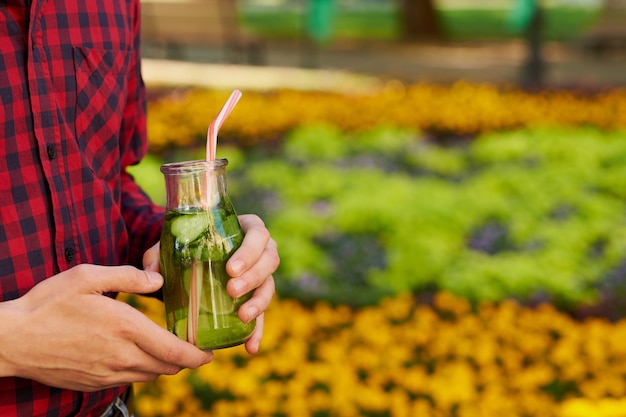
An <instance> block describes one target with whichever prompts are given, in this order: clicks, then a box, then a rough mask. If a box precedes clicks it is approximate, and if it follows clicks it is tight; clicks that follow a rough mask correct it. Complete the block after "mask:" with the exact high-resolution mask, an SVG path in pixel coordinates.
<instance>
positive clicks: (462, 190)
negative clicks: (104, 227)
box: [141, 124, 626, 316]
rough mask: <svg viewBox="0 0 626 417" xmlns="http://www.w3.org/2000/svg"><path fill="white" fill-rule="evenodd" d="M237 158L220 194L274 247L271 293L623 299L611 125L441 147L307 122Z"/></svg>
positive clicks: (623, 214)
mask: <svg viewBox="0 0 626 417" xmlns="http://www.w3.org/2000/svg"><path fill="white" fill-rule="evenodd" d="M238 157H239V162H238V165H239V167H234V168H235V169H233V170H232V171H229V188H230V192H231V196H232V197H233V200H234V201H235V204H236V206H237V208H238V211H239V212H240V213H243V212H253V213H257V214H259V215H261V217H262V218H263V219H264V220H265V222H266V224H267V226H268V228H269V229H270V231H271V232H272V235H273V237H274V238H275V239H276V240H277V241H278V242H279V246H280V253H281V265H280V268H279V270H278V272H277V277H278V279H277V285H278V289H279V292H280V293H281V294H284V295H289V296H292V297H296V298H298V299H301V300H309V301H311V300H318V299H325V300H328V301H331V302H335V303H346V304H351V305H367V304H373V303H376V302H377V301H378V300H379V299H380V298H381V297H383V296H385V295H392V294H398V293H402V292H406V291H411V292H424V291H432V290H446V291H450V292H452V293H455V294H458V295H462V296H464V297H467V298H468V299H470V300H473V301H479V300H494V301H495V300H502V299H505V298H508V297H516V298H518V299H520V300H524V301H525V302H537V301H542V300H549V301H552V302H554V303H555V304H556V305H557V306H559V307H560V308H564V309H572V308H575V307H577V306H580V305H582V304H598V303H599V301H600V300H604V301H606V296H607V295H612V297H614V298H617V299H618V300H619V298H620V297H622V296H626V255H624V254H625V253H626V234H625V233H624V231H623V228H621V227H620V226H621V225H623V224H624V223H626V210H625V208H626V207H625V203H624V202H625V200H626V182H625V181H626V168H625V167H626V163H625V162H626V134H624V133H620V132H612V133H608V132H601V131H599V130H597V129H593V128H576V129H574V128H551V127H534V128H528V129H519V130H514V131H508V132H492V133H485V134H483V135H481V136H479V137H477V138H474V139H473V140H471V141H470V140H467V141H464V142H462V143H461V144H456V145H451V146H450V145H449V146H441V145H440V144H437V143H434V142H432V141H431V140H428V139H426V138H424V136H423V134H421V133H420V132H417V131H414V130H408V129H400V128H395V127H394V128H382V127H381V128H378V129H373V130H370V131H367V132H360V133H352V134H348V133H345V132H342V131H341V130H340V129H339V128H337V127H336V126H334V125H321V124H320V125H309V126H307V127H301V128H298V129H295V130H293V131H291V132H290V133H289V134H287V135H286V138H285V139H284V143H283V146H281V147H280V148H271V149H266V150H263V149H261V148H257V149H255V150H254V152H248V153H246V152H242V153H240V154H239V156H238ZM244 166H245V169H243V167H244ZM143 176H144V175H141V177H143ZM145 176H147V177H148V178H151V177H153V175H150V174H147V173H146V174H145ZM610 305H611V307H608V306H609V304H607V307H606V310H607V312H608V311H609V310H611V309H613V310H612V311H610V314H611V315H613V316H621V315H623V314H624V313H626V311H624V307H623V303H619V302H617V303H615V302H613V303H610Z"/></svg>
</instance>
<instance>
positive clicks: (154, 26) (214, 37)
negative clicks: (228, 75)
mask: <svg viewBox="0 0 626 417" xmlns="http://www.w3.org/2000/svg"><path fill="white" fill-rule="evenodd" d="M237 12H238V9H237V0H142V1H141V36H142V42H143V45H144V46H145V47H144V49H148V48H150V47H157V48H160V49H161V50H163V51H164V53H165V58H176V59H180V58H183V56H184V51H185V50H186V49H187V48H188V47H196V48H198V47H199V48H206V47H213V48H219V49H220V50H222V51H223V52H224V57H225V60H226V61H227V62H230V63H242V62H246V63H249V64H256V65H259V64H262V63H263V60H264V59H263V58H264V57H263V55H264V49H265V45H264V42H263V40H262V39H261V38H260V37H259V36H256V35H255V34H253V33H251V32H249V31H247V30H246V29H245V28H243V27H242V26H241V24H240V22H239V16H238V13H237Z"/></svg>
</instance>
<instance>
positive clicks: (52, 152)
mask: <svg viewBox="0 0 626 417" xmlns="http://www.w3.org/2000/svg"><path fill="white" fill-rule="evenodd" d="M46 151H48V157H49V158H50V159H54V158H56V157H57V150H56V148H55V147H54V145H48V146H46Z"/></svg>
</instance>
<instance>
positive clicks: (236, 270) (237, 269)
mask: <svg viewBox="0 0 626 417" xmlns="http://www.w3.org/2000/svg"><path fill="white" fill-rule="evenodd" d="M231 268H232V271H233V274H235V276H237V277H238V276H239V275H241V274H242V273H243V270H244V268H245V264H244V263H243V261H242V260H240V259H236V260H234V261H233V263H232V265H231Z"/></svg>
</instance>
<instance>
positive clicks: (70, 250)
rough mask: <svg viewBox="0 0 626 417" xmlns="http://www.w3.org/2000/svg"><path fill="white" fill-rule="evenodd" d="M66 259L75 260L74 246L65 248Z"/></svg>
mask: <svg viewBox="0 0 626 417" xmlns="http://www.w3.org/2000/svg"><path fill="white" fill-rule="evenodd" d="M65 260H66V261H68V262H72V261H73V260H74V248H65Z"/></svg>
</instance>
